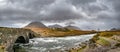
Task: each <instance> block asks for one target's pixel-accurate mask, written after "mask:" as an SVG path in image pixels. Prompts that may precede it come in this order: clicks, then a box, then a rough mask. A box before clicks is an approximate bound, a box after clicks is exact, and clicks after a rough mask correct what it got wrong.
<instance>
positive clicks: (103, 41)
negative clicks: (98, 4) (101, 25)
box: [96, 38, 110, 46]
mask: <svg viewBox="0 0 120 52" xmlns="http://www.w3.org/2000/svg"><path fill="white" fill-rule="evenodd" d="M96 43H98V44H100V45H102V46H110V42H109V41H107V40H105V39H104V38H99V40H97V41H96Z"/></svg>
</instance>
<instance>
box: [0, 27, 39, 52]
mask: <svg viewBox="0 0 120 52" xmlns="http://www.w3.org/2000/svg"><path fill="white" fill-rule="evenodd" d="M36 36H37V34H36V33H34V32H33V31H31V30H29V29H22V28H6V27H0V52H2V51H3V52H4V51H6V52H14V48H13V46H14V44H15V43H28V42H29V39H31V38H34V37H36Z"/></svg>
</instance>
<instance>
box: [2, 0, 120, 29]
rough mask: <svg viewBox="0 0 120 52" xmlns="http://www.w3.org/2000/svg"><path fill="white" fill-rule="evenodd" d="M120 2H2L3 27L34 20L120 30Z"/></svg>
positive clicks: (71, 0) (47, 0) (3, 0)
mask: <svg viewBox="0 0 120 52" xmlns="http://www.w3.org/2000/svg"><path fill="white" fill-rule="evenodd" d="M119 2H120V0H1V1H0V20H1V22H0V26H2V24H3V23H4V24H8V22H11V23H12V24H14V25H15V24H16V23H19V24H21V23H24V22H30V21H47V22H49V21H55V22H57V21H60V22H64V21H67V20H73V21H75V22H76V24H77V25H78V26H80V27H81V28H87V27H91V26H92V27H91V28H92V29H96V28H99V27H100V28H106V29H108V28H112V27H117V28H119V22H120V3H119ZM77 22H79V23H77ZM17 25H18V24H17ZM3 26H6V25H3ZM8 26H9V24H8Z"/></svg>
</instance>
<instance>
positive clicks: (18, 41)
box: [15, 36, 27, 43]
mask: <svg viewBox="0 0 120 52" xmlns="http://www.w3.org/2000/svg"><path fill="white" fill-rule="evenodd" d="M15 43H27V42H26V39H25V38H24V37H23V36H19V37H18V38H17V39H16V41H15Z"/></svg>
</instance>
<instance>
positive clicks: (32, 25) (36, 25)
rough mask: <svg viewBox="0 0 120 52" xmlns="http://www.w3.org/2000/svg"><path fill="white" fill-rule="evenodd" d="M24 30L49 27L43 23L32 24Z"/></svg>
mask: <svg viewBox="0 0 120 52" xmlns="http://www.w3.org/2000/svg"><path fill="white" fill-rule="evenodd" d="M24 28H47V27H46V26H45V25H44V24H43V23H41V22H31V23H29V24H28V25H27V26H25V27H24Z"/></svg>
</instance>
